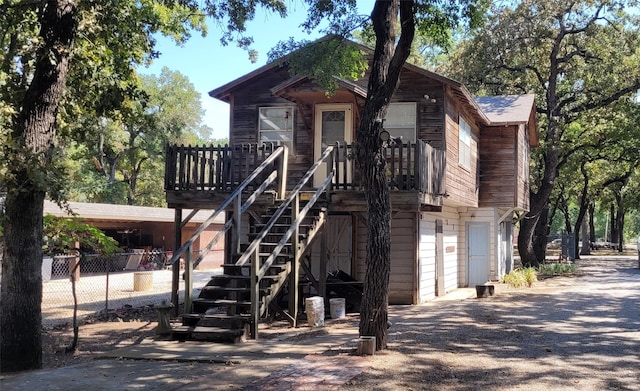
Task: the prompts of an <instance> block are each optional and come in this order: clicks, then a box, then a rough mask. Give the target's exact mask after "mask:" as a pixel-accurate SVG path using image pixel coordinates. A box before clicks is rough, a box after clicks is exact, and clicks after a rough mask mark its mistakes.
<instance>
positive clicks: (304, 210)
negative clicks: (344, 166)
mask: <svg viewBox="0 0 640 391" xmlns="http://www.w3.org/2000/svg"><path fill="white" fill-rule="evenodd" d="M332 180H333V173H332V174H331V175H329V176H328V177H327V179H325V181H324V182H322V185H320V187H318V190H316V192H315V193H314V194H313V196H312V197H311V198H310V199H309V201H307V204H306V205H305V206H304V208H302V210H300V212H299V213H298V216H297V217H296V219H295V221H293V222H292V223H291V226H290V227H289V229H288V230H287V232H285V233H284V234H283V235H282V238H281V239H280V241H279V242H278V245H277V246H276V247H275V248H274V249H273V251H272V252H271V255H269V257H268V258H267V259H266V260H265V261H264V263H263V264H262V266H260V270H258V279H261V278H262V277H264V275H265V274H266V272H267V270H269V268H270V267H271V265H272V264H273V262H274V261H275V259H276V257H277V256H278V255H279V254H280V251H282V248H283V247H284V246H285V245H286V244H287V242H288V241H289V239H291V236H293V233H294V232H295V230H296V229H297V227H298V226H299V225H300V223H301V222H302V220H304V218H305V217H306V216H307V213H308V212H309V210H310V209H311V207H312V206H313V205H314V204H315V203H316V201H317V200H318V198H320V195H321V194H322V192H324V191H325V190H326V189H327V187H328V186H329V185H330V184H331V182H332Z"/></svg>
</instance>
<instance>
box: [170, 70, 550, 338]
mask: <svg viewBox="0 0 640 391" xmlns="http://www.w3.org/2000/svg"><path fill="white" fill-rule="evenodd" d="M367 78H368V75H365V77H364V78H362V79H361V80H358V81H356V82H352V81H346V80H342V79H338V78H336V82H337V83H338V85H339V88H338V90H337V91H336V93H335V94H333V95H331V96H328V95H327V94H326V93H325V91H324V90H322V89H321V88H319V87H318V86H317V85H316V84H314V83H313V82H312V81H311V80H310V79H308V78H306V77H301V76H291V75H290V74H289V71H288V67H287V64H286V62H285V63H283V62H273V63H270V64H267V65H265V66H262V67H261V68H258V69H256V70H255V71H253V72H251V73H249V74H247V75H245V76H243V77H240V78H239V79H236V80H233V81H231V82H229V83H228V84H225V85H223V86H221V87H218V88H216V89H214V90H212V91H211V92H210V93H209V95H210V96H211V97H213V98H215V99H219V100H221V101H223V102H226V103H228V104H229V105H230V116H231V118H230V133H229V134H230V146H228V147H219V146H202V147H190V146H189V147H186V146H170V147H168V149H167V175H166V178H165V187H166V192H167V193H166V194H167V202H168V204H169V207H171V208H175V209H176V211H177V213H176V216H178V217H177V219H176V221H180V217H179V216H180V213H179V212H180V210H181V209H187V208H189V209H191V208H207V209H219V210H220V211H221V212H220V213H222V211H224V213H226V216H227V222H228V224H227V227H226V228H228V229H229V230H228V231H227V232H228V234H227V239H226V240H227V241H226V249H227V253H226V261H225V275H226V276H227V277H225V278H227V279H226V280H223V279H222V278H218V279H217V280H216V279H215V278H214V280H212V282H211V283H210V284H209V287H208V289H204V290H203V291H202V293H201V294H200V297H199V298H197V299H193V304H194V305H193V307H194V309H195V310H198V309H197V308H196V307H200V308H199V310H198V311H200V312H202V311H203V310H205V309H206V308H208V307H210V306H214V305H221V306H228V307H229V308H233V310H228V311H227V313H232V312H233V313H234V314H236V315H237V314H239V313H251V319H250V320H249V324H252V325H254V326H255V328H253V329H252V332H253V334H254V336H255V334H256V333H257V326H256V325H257V322H258V319H259V317H260V316H262V315H264V314H265V313H266V312H268V311H269V309H272V310H278V309H279V308H280V310H281V307H282V306H284V305H283V304H282V303H281V305H280V306H278V305H274V301H275V297H276V293H277V292H281V291H282V290H283V287H285V288H284V289H286V290H287V291H288V292H289V294H288V307H289V311H288V315H286V316H288V317H290V319H291V322H292V324H295V323H296V319H297V312H298V309H299V308H300V305H299V304H298V303H299V302H300V301H301V298H302V297H303V296H304V295H307V294H320V295H323V296H326V295H329V294H331V284H329V288H327V282H326V276H327V275H328V274H329V273H332V272H336V271H338V270H340V271H342V272H344V273H346V274H348V275H350V276H352V277H353V278H354V279H355V280H357V281H362V280H363V277H364V273H365V269H366V267H365V265H366V262H367V259H366V250H365V249H366V241H367V230H366V220H367V213H366V201H365V193H364V189H363V187H362V185H361V182H362V181H361V179H360V178H359V169H358V166H357V164H356V162H355V159H354V158H353V155H354V154H353V148H354V145H357V143H358V140H357V139H356V137H355V134H356V127H357V126H358V123H359V121H360V118H361V111H362V109H363V104H364V101H365V98H366V95H367V89H366V84H367ZM384 128H385V129H386V130H387V131H388V132H389V134H390V136H391V138H390V139H389V140H388V141H387V144H386V145H387V148H386V153H387V177H388V180H389V185H390V187H391V209H392V221H391V262H392V263H391V276H390V296H389V301H390V304H416V303H421V302H424V301H427V300H430V299H433V298H435V297H436V296H440V295H443V294H445V293H447V292H449V291H452V290H455V289H456V288H459V287H465V286H473V285H476V284H484V283H486V282H487V281H490V280H496V279H498V278H500V277H501V276H502V275H504V273H505V272H508V271H509V270H510V269H511V268H512V264H513V246H512V242H513V240H512V239H513V224H514V221H515V220H516V218H517V216H519V215H521V214H522V213H524V212H526V211H527V210H528V209H529V171H528V166H529V151H530V148H531V147H533V146H536V145H537V143H538V134H537V130H536V118H535V106H534V97H533V95H522V96H492V97H482V98H477V97H474V96H472V95H471V94H470V93H469V91H468V90H467V89H466V88H465V86H463V85H462V84H460V83H458V82H456V81H454V80H451V79H448V78H446V77H444V76H442V75H439V74H436V73H433V72H430V71H427V70H425V69H421V68H419V67H417V66H414V65H411V64H406V65H405V67H404V69H403V71H402V73H401V75H400V83H399V87H398V89H397V91H396V93H395V94H394V96H393V99H392V101H391V104H390V105H389V109H388V112H387V115H386V118H385V119H384ZM305 206H307V207H306V210H305ZM187 244H188V243H187ZM186 248H187V247H185V251H186ZM234 276H235V277H234ZM242 279H246V280H248V282H247V283H242V282H239V281H240V280H242ZM265 279H266V280H267V281H266V282H265ZM303 281H305V282H310V285H311V287H309V286H308V285H307V286H305V287H304V289H303V288H300V289H294V288H292V287H294V286H295V287H301V286H303V284H302V282H303ZM207 290H208V291H209V292H207ZM188 300H190V298H188ZM275 304H277V303H275ZM284 304H287V303H284ZM243 306H244V309H243ZM281 312H283V313H287V311H283V310H281ZM200 318H202V316H201V317H200ZM185 324H187V323H185ZM194 325H195V321H194V322H192V323H191V324H190V326H191V328H190V330H191V331H193V326H194Z"/></svg>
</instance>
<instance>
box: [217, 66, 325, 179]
mask: <svg viewBox="0 0 640 391" xmlns="http://www.w3.org/2000/svg"><path fill="white" fill-rule="evenodd" d="M289 78H290V76H289V72H288V70H287V68H286V67H276V68H274V69H272V70H271V71H270V72H266V73H265V74H264V75H263V76H262V77H260V78H256V79H255V80H254V81H253V82H252V83H251V84H247V85H241V86H240V87H238V88H236V89H234V90H233V91H232V99H231V108H230V110H231V121H230V128H231V129H230V133H229V142H230V143H231V144H232V145H236V144H243V143H257V142H258V141H259V140H258V111H259V108H260V107H266V106H293V107H294V108H295V113H294V120H295V126H294V129H293V139H294V148H293V151H292V153H291V155H290V156H289V168H290V169H289V176H288V178H287V184H288V187H289V188H293V186H295V184H296V183H297V182H298V181H299V180H300V178H302V176H303V175H304V173H305V172H306V171H307V170H308V169H309V167H311V165H312V164H313V128H312V127H311V124H312V123H313V122H312V116H313V109H312V108H311V107H310V106H305V105H302V106H298V105H296V104H295V103H293V102H291V101H289V100H286V99H283V98H280V97H277V96H274V95H273V94H272V93H271V88H272V87H274V86H276V85H278V84H279V83H281V82H283V81H285V80H287V79H289Z"/></svg>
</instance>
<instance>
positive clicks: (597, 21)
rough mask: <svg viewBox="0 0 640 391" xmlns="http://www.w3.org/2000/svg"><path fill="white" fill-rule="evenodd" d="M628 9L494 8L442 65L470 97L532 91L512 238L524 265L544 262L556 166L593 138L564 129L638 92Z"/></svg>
mask: <svg viewBox="0 0 640 391" xmlns="http://www.w3.org/2000/svg"><path fill="white" fill-rule="evenodd" d="M633 5H635V2H633V1H579V2H575V1H547V0H525V1H522V2H520V3H518V4H506V5H501V6H495V7H494V8H492V10H491V12H490V16H489V17H488V19H487V23H486V24H485V25H484V26H482V28H480V29H478V30H477V31H475V32H474V33H473V34H472V36H471V37H470V38H469V39H467V40H465V41H464V42H462V43H461V45H460V46H459V50H458V51H457V54H456V56H455V57H454V59H453V60H452V61H451V63H450V64H449V70H448V71H449V74H450V75H451V76H452V77H454V78H456V79H458V80H460V81H462V82H463V83H465V84H466V85H467V86H469V88H470V89H471V90H472V91H474V92H475V93H477V94H520V93H531V92H533V93H535V94H536V97H537V99H536V106H537V112H538V114H539V115H540V116H541V118H540V121H539V122H540V124H541V126H540V133H541V146H540V148H539V149H538V150H537V151H534V154H533V160H534V165H535V167H534V168H535V169H534V170H532V182H531V202H530V204H531V210H530V212H529V213H528V214H527V215H526V217H525V218H524V219H522V220H521V225H520V228H521V229H520V233H519V237H518V250H519V253H520V255H521V257H522V261H523V263H524V264H532V265H536V264H537V263H538V262H540V261H541V260H542V259H544V250H545V245H546V235H547V219H546V217H545V216H546V212H544V211H545V210H546V209H547V207H548V205H549V199H550V196H551V194H552V191H553V189H554V187H555V186H556V184H557V182H558V180H560V178H559V177H558V174H559V172H560V171H559V170H560V168H561V167H562V165H563V164H565V163H566V162H567V160H568V157H569V156H570V155H571V154H573V153H574V152H575V151H576V150H577V149H576V147H577V146H578V145H580V144H581V141H583V140H588V141H589V142H594V141H597V140H598V138H597V136H594V137H596V138H586V139H585V138H584V135H581V134H580V133H579V132H572V131H571V129H572V128H571V124H572V123H574V122H575V121H577V120H579V119H580V118H581V117H582V116H583V115H586V113H589V112H592V111H593V110H596V109H599V108H606V107H611V105H612V104H614V103H615V102H617V101H619V100H620V99H623V98H624V99H627V98H628V97H630V96H631V94H633V93H635V91H636V90H637V89H638V88H640V51H639V48H640V31H639V30H638V26H639V24H638V18H637V16H636V15H634V14H632V13H629V12H627V11H628V9H629V7H630V6H633ZM581 129H582V130H583V131H585V132H586V131H588V130H589V129H590V125H587V127H586V128H585V127H583V128H581Z"/></svg>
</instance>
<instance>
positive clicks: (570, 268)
mask: <svg viewBox="0 0 640 391" xmlns="http://www.w3.org/2000/svg"><path fill="white" fill-rule="evenodd" d="M575 271H576V265H575V264H573V263H543V264H542V265H540V266H538V274H540V275H543V276H561V275H564V274H571V273H575Z"/></svg>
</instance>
